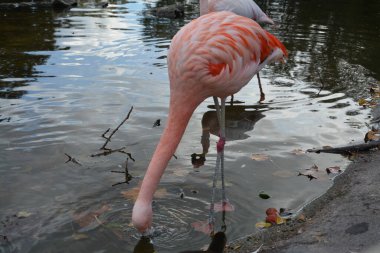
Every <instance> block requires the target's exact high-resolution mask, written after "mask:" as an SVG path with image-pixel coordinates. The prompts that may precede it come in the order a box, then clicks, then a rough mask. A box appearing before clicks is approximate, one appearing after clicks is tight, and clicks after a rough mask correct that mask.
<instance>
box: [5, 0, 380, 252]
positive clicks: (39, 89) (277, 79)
mask: <svg viewBox="0 0 380 253" xmlns="http://www.w3.org/2000/svg"><path fill="white" fill-rule="evenodd" d="M164 4H165V2H161V1H143V0H136V1H126V2H122V1H120V2H113V3H111V4H110V5H109V6H108V7H107V8H105V9H103V8H98V7H97V6H96V5H95V4H91V5H81V6H80V7H78V8H74V9H71V11H69V12H64V13H56V12H53V11H52V10H50V9H41V8H4V9H0V34H1V40H0V130H1V131H0V150H1V151H0V161H1V163H0V203H1V205H0V221H1V223H0V234H1V235H3V236H6V239H5V238H3V239H0V252H149V249H145V250H148V251H144V250H142V249H141V245H142V244H143V243H141V242H140V243H139V244H138V242H139V235H138V233H137V232H136V231H135V230H134V229H133V227H132V226H131V224H130V222H131V209H132V206H133V200H134V198H135V195H136V193H137V187H138V185H139V182H140V181H141V179H142V176H143V175H144V173H145V169H146V167H147V165H148V163H149V160H150V157H151V155H152V153H153V151H154V149H155V146H156V144H157V142H158V140H159V137H160V135H161V132H162V129H163V126H164V125H165V124H166V117H167V112H168V100H169V85H168V75H167V66H166V52H167V49H168V47H169V44H170V39H171V38H172V36H173V35H174V34H175V33H176V31H177V30H178V29H179V28H180V27H181V26H183V25H184V24H186V23H187V22H189V21H190V20H191V19H193V18H195V17H197V12H198V9H197V6H196V5H194V4H189V5H186V15H185V18H183V19H176V20H168V19H157V18H155V17H153V16H151V15H150V14H149V10H150V9H151V8H152V7H155V6H157V5H158V6H160V5H164ZM258 4H259V5H260V6H262V7H263V9H264V10H266V11H267V13H268V14H269V15H270V16H271V17H272V18H273V20H274V21H275V22H276V23H277V26H276V27H268V30H270V31H271V32H272V33H274V34H275V35H276V36H278V38H279V39H280V40H281V41H283V42H284V44H285V46H286V47H287V48H288V50H289V59H288V61H287V63H286V64H284V65H283V64H278V65H272V66H268V67H266V68H265V69H264V70H263V71H262V72H261V77H262V82H263V85H264V91H265V93H266V100H265V101H264V102H263V103H258V102H257V101H258V100H259V95H258V94H259V93H258V87H257V80H256V78H253V80H252V81H251V83H250V84H248V85H247V86H246V87H244V88H243V89H242V90H241V92H239V93H238V94H236V95H235V100H239V101H242V102H243V103H237V104H235V105H233V106H230V105H229V106H228V108H227V141H228V142H227V145H226V151H225V166H226V180H227V195H228V198H229V199H230V201H231V202H232V204H233V205H234V206H235V211H234V212H231V213H227V214H226V217H225V222H226V225H227V232H226V233H227V237H228V239H229V240H233V239H236V238H239V237H241V236H244V235H246V234H248V233H252V232H255V223H256V222H258V221H261V220H263V219H264V218H265V210H266V208H268V207H276V208H280V207H284V208H290V209H293V210H298V209H299V208H301V207H302V206H303V205H304V204H305V203H307V202H309V201H311V200H312V199H314V198H316V197H318V196H319V195H320V194H322V193H323V192H324V191H326V189H327V188H328V187H329V186H330V185H331V183H332V181H331V180H330V179H331V177H329V176H327V175H326V174H325V173H324V170H325V168H326V167H329V166H340V167H341V168H345V166H346V165H347V164H348V160H346V159H345V158H344V157H341V156H339V155H328V154H319V155H316V154H310V153H307V154H304V153H303V154H302V152H301V154H295V153H296V152H294V150H298V149H301V150H302V151H305V150H306V149H309V148H313V147H321V146H324V145H330V146H337V145H344V144H347V143H350V142H353V141H354V142H355V141H358V142H359V141H362V139H363V136H364V134H365V132H367V130H368V129H367V127H366V125H365V123H366V122H368V115H369V111H368V110H366V109H363V108H361V107H359V106H358V104H357V102H356V101H357V99H358V98H359V97H362V96H366V95H367V88H368V87H369V86H370V85H372V84H376V80H377V79H379V77H380V72H379V68H378V66H379V64H380V62H379V59H380V55H379V52H380V48H379V44H378V42H379V32H378V31H379V30H380V27H379V26H380V22H379V21H380V20H379V14H380V6H379V3H378V1H376V0H369V1H366V4H362V2H361V1H355V0H349V1H323V0H322V1H285V0H274V1H258ZM212 104H213V102H212V100H206V101H205V102H204V103H203V104H202V105H201V106H200V107H199V108H198V109H197V110H196V112H195V113H194V115H193V116H192V118H191V121H190V123H189V126H188V128H187V130H186V133H185V135H184V137H183V139H182V141H181V143H180V146H179V147H178V149H177V151H176V159H175V158H173V159H172V161H171V162H170V164H169V166H168V168H167V170H166V172H165V175H164V177H163V179H162V181H161V184H160V187H159V190H158V193H157V196H156V198H155V202H154V211H155V217H154V226H155V228H156V232H155V237H154V239H153V240H154V242H153V243H154V248H155V250H156V251H158V252H169V253H170V252H178V251H180V250H185V249H199V248H201V247H203V246H204V245H206V244H207V243H208V242H209V238H208V237H207V236H206V235H205V234H203V233H201V232H198V231H196V230H195V229H194V226H193V225H192V224H193V223H195V222H202V221H206V220H207V218H208V210H207V206H208V204H209V202H210V199H211V180H212V174H213V168H214V165H215V161H216V150H215V145H214V143H215V142H216V141H217V137H216V136H215V134H216V133H217V132H218V129H217V125H216V117H215V112H214V110H213V109H212ZM132 106H133V110H132V112H131V115H130V117H129V119H128V120H127V121H126V123H125V124H124V125H123V126H122V127H121V128H120V129H119V130H118V131H117V132H116V134H115V135H114V136H113V137H112V141H111V142H110V143H109V144H108V146H109V147H111V148H113V149H116V148H121V147H125V151H126V152H129V153H130V154H131V156H132V157H133V159H134V160H135V161H132V160H131V159H129V160H128V169H129V172H130V173H131V174H132V175H133V179H132V180H131V181H130V182H129V184H117V183H119V182H123V181H124V180H125V178H124V175H123V174H121V173H115V172H112V171H123V170H124V168H125V164H126V160H127V158H128V156H127V155H126V154H124V153H114V154H111V155H108V156H99V157H92V156H91V155H92V154H97V153H98V152H100V151H99V148H100V147H101V146H102V145H103V143H104V141H105V140H104V138H102V137H101V135H102V134H103V133H104V132H105V131H106V130H107V129H108V128H111V130H113V129H115V128H116V127H117V125H118V124H119V123H120V122H121V121H122V120H123V119H124V118H125V117H126V115H127V114H128V112H129V111H130V109H131V107H132ZM184 106H185V105H184ZM157 119H161V126H159V127H152V126H153V124H154V122H155V121H156V120H157ZM202 129H203V130H202ZM202 136H203V137H207V136H210V137H209V138H210V143H211V145H210V147H209V150H208V155H207V157H206V161H205V162H204V165H203V166H199V164H198V166H193V165H192V162H191V154H193V153H201V152H202V151H203V150H204V149H207V147H202V144H201V137H202ZM252 154H265V155H267V156H268V159H264V161H256V160H253V159H252ZM67 155H69V156H71V157H73V158H74V160H72V161H68V156H67ZM314 164H315V165H317V166H318V167H319V169H320V171H319V172H317V173H316V176H317V178H318V179H317V180H312V181H308V179H307V178H305V177H297V174H298V172H306V170H307V169H309V168H311V167H312V166H313V165H314ZM115 184H116V185H115ZM260 191H265V192H266V193H268V194H269V195H270V196H271V198H270V199H268V200H263V199H260V198H259V197H258V194H259V192H260ZM181 192H182V193H184V198H180V193H181ZM217 193H218V195H217V197H219V195H220V192H217ZM17 216H18V217H17ZM216 218H217V222H218V226H220V223H221V219H222V216H221V215H218V216H217V217H216ZM143 247H147V245H145V246H144V245H143ZM150 252H152V251H150Z"/></svg>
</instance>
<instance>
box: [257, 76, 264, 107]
mask: <svg viewBox="0 0 380 253" xmlns="http://www.w3.org/2000/svg"><path fill="white" fill-rule="evenodd" d="M256 75H257V81H258V82H259V88H260V102H262V101H264V100H265V93H264V91H263V87H262V86H261V79H260V75H259V72H257V74H256Z"/></svg>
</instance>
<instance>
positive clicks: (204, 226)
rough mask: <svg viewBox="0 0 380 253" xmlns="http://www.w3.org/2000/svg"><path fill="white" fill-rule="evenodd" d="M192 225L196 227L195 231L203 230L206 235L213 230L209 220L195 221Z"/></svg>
mask: <svg viewBox="0 0 380 253" xmlns="http://www.w3.org/2000/svg"><path fill="white" fill-rule="evenodd" d="M191 227H192V228H194V230H195V231H199V232H202V233H204V234H206V235H209V234H210V233H211V232H212V231H213V229H212V225H211V224H210V223H209V222H208V220H206V221H196V222H193V223H191Z"/></svg>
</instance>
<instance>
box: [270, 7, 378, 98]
mask: <svg viewBox="0 0 380 253" xmlns="http://www.w3.org/2000/svg"><path fill="white" fill-rule="evenodd" d="M274 2H275V4H276V5H273V8H276V9H277V10H276V11H277V14H276V15H278V16H281V14H283V16H281V18H282V20H281V26H280V27H279V29H280V31H276V30H274V31H273V32H274V33H275V34H276V33H279V34H280V35H279V36H280V38H281V39H282V40H283V41H284V42H285V44H286V46H287V48H288V49H289V51H290V52H291V54H290V56H289V61H288V63H287V64H286V66H285V68H286V69H287V70H288V71H289V72H293V74H294V75H299V76H300V77H302V79H306V81H311V82H316V83H321V81H322V82H323V83H324V85H325V88H326V89H330V90H333V91H334V92H337V91H344V92H345V93H348V94H349V93H351V92H352V91H354V92H356V93H357V92H358V91H360V90H361V89H362V88H364V87H366V86H367V85H368V80H367V79H366V76H367V75H368V73H365V69H370V70H372V71H377V73H375V78H377V79H378V78H379V76H380V72H379V71H378V68H377V66H378V64H377V62H378V59H379V57H380V55H379V53H380V47H379V46H378V45H377V44H375V43H378V40H379V37H380V36H379V33H378V32H377V31H378V30H379V27H378V26H379V25H378V24H379V20H378V18H377V13H376V10H378V7H379V3H378V1H376V0H370V1H368V2H366V4H360V3H358V1H355V0H347V1H344V2H340V1H319V0H318V1H317V0H312V1H288V0H277V1H274ZM376 6H377V8H376ZM376 27H377V28H376ZM301 65H302V67H301V68H300V66H301ZM358 65H363V66H364V68H360V66H358ZM295 69H297V70H296V71H295ZM358 87H361V88H358Z"/></svg>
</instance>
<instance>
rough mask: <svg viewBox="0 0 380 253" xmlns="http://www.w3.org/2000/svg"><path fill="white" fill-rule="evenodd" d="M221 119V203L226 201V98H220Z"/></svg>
mask: <svg viewBox="0 0 380 253" xmlns="http://www.w3.org/2000/svg"><path fill="white" fill-rule="evenodd" d="M221 104H222V106H221V117H220V121H219V124H220V141H221V142H222V143H221V144H220V145H223V148H221V150H220V152H219V151H218V154H219V153H220V176H221V179H222V203H223V205H224V203H225V202H226V201H227V199H226V191H225V183H224V144H225V141H226V98H221Z"/></svg>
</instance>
